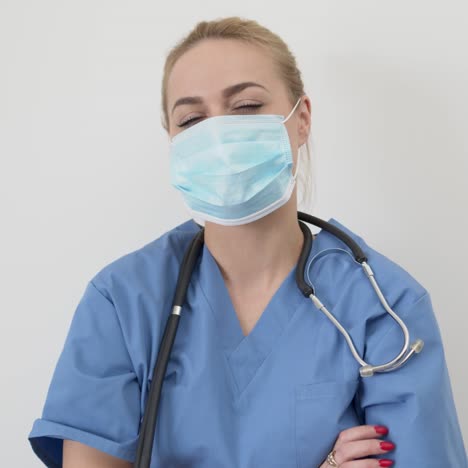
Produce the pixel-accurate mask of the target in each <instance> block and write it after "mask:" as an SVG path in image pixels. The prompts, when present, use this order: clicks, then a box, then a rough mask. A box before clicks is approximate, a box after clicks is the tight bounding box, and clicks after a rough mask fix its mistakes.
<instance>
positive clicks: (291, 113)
mask: <svg viewBox="0 0 468 468" xmlns="http://www.w3.org/2000/svg"><path fill="white" fill-rule="evenodd" d="M301 98H302V96H301V97H300V98H299V99H298V100H297V102H296V104H294V107H293V108H292V110H291V112H290V113H289V114H288V116H287V117H286V118H285V119H284V120H283V121H282V123H284V122H286V121H287V120H288V119H289V117H291V115H293V113H294V111H295V110H296V108H297V106H298V105H299V103H300V102H301Z"/></svg>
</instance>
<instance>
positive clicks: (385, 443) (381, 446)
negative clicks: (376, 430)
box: [380, 441, 395, 450]
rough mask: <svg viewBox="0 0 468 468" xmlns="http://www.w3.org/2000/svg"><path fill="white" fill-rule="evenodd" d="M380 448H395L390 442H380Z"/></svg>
mask: <svg viewBox="0 0 468 468" xmlns="http://www.w3.org/2000/svg"><path fill="white" fill-rule="evenodd" d="M380 448H381V449H382V450H393V449H394V448H395V444H392V443H391V442H387V441H385V442H380Z"/></svg>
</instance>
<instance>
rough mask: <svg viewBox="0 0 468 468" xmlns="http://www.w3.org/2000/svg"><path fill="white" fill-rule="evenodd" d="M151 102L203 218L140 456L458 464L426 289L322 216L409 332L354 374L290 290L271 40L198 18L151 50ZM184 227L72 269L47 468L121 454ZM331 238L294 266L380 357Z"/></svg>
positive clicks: (46, 422) (282, 147)
mask: <svg viewBox="0 0 468 468" xmlns="http://www.w3.org/2000/svg"><path fill="white" fill-rule="evenodd" d="M162 102H163V116H164V127H165V129H166V130H167V132H168V135H169V137H170V139H171V145H170V148H171V181H172V183H173V185H174V186H175V187H176V188H178V189H179V190H180V191H181V192H182V194H183V197H184V201H185V203H186V205H187V208H188V209H189V210H190V212H191V214H192V216H193V217H194V218H195V219H198V220H199V221H200V222H202V223H203V222H204V229H205V232H204V237H205V243H204V245H203V247H202V251H201V255H200V257H199V259H198V264H197V265H196V267H195V269H194V272H193V274H192V277H191V283H190V286H189V289H188V293H187V297H186V300H185V307H184V313H183V314H182V317H181V319H180V323H179V327H178V332H177V335H176V338H175V341H174V345H173V348H172V354H171V358H170V361H169V364H168V367H167V371H166V374H165V380H164V385H163V387H162V388H163V390H162V396H161V401H160V406H159V414H158V424H157V425H156V432H155V439H154V447H153V452H152V464H151V466H153V467H182V466H184V467H217V468H220V467H226V468H234V467H239V468H247V467H296V468H305V467H314V468H316V467H318V466H321V467H322V468H326V467H330V466H340V467H341V468H367V467H369V468H370V467H377V466H391V465H392V464H393V463H395V465H396V466H401V467H434V468H436V467H437V468H441V467H457V468H463V467H466V466H467V460H466V454H465V450H464V447H463V442H462V437H461V433H460V428H459V424H458V420H457V416H456V412H455V407H454V402H453V398H452V393H451V388H450V382H449V377H448V373H447V368H446V363H445V358H444V352H443V346H442V343H441V338H440V334H439V330H438V326H437V323H436V320H435V317H434V313H433V310H432V304H431V300H430V297H429V293H428V292H427V291H426V290H425V289H424V287H423V286H422V285H421V284H419V283H418V282H417V281H416V280H415V279H414V278H413V277H412V276H410V275H409V274H408V273H407V272H406V271H405V270H404V269H403V268H401V267H399V266H398V265H396V264H395V263H393V262H392V261H391V260H389V259H387V258H386V257H385V256H384V255H382V254H380V253H379V252H377V251H375V250H374V249H372V248H371V247H370V246H369V245H367V244H366V243H365V241H364V240H363V239H362V238H361V237H359V236H358V235H357V234H356V233H354V232H352V231H351V230H349V229H348V228H346V227H345V226H343V225H342V224H341V223H339V222H338V221H336V220H334V219H331V220H329V222H330V223H331V224H333V225H335V226H337V227H339V228H340V229H342V230H343V231H345V232H346V233H347V234H348V235H349V236H351V237H352V238H353V239H354V240H355V241H356V242H358V243H359V245H360V246H362V248H363V249H364V251H365V252H366V255H367V257H368V259H369V264H370V265H372V267H373V269H374V272H375V275H376V277H377V278H378V280H379V283H380V285H381V287H382V290H383V291H384V293H385V295H386V299H387V300H388V302H389V304H390V306H392V307H393V308H394V310H395V311H396V312H397V313H399V315H400V316H401V317H402V318H403V319H404V320H405V322H406V323H407V325H408V328H409V330H410V333H411V334H412V336H414V337H416V336H417V337H421V338H422V339H424V340H425V348H424V350H423V352H422V353H421V354H419V355H417V356H416V357H412V358H411V359H410V360H409V361H408V362H407V363H406V364H405V365H403V366H402V367H401V368H399V369H398V370H395V371H392V372H388V373H381V374H376V375H374V376H372V377H366V378H360V374H359V364H357V362H356V360H355V359H354V358H353V356H352V354H351V353H350V351H349V348H348V345H347V343H346V341H345V340H344V339H343V336H342V335H340V333H339V332H338V331H337V330H336V328H335V327H334V326H333V325H332V323H331V322H330V321H328V320H327V318H326V317H325V316H324V315H323V314H321V313H319V312H318V311H317V309H316V308H314V307H313V304H312V303H311V301H310V300H309V299H308V298H307V297H304V295H302V294H301V292H300V291H299V289H298V288H297V286H296V283H295V277H294V274H295V270H296V263H297V261H298V258H299V255H300V252H301V249H302V247H303V243H304V237H303V233H302V231H301V228H300V225H299V223H298V219H297V199H296V189H295V173H296V171H297V168H298V166H299V162H300V158H301V157H302V156H301V153H300V151H299V148H301V147H303V145H304V144H305V145H306V147H307V139H308V136H309V132H310V122H311V103H310V100H309V98H308V97H307V95H306V94H305V92H304V89H303V83H302V80H301V76H300V73H299V71H298V69H297V67H296V64H295V60H294V57H293V56H292V54H291V53H290V52H289V50H288V48H287V46H286V45H285V44H284V42H283V41H282V40H281V39H280V38H279V37H278V36H277V35H275V34H273V33H272V32H271V31H269V30H267V29H266V28H263V27H261V26H260V25H259V24H258V23H256V22H254V21H248V20H243V19H240V18H237V17H234V18H225V19H221V20H218V21H211V22H202V23H200V24H198V25H197V26H196V28H195V29H194V30H193V31H192V32H191V33H190V34H189V35H188V36H187V37H186V38H185V39H184V40H182V41H181V42H180V43H179V44H178V45H177V46H176V47H175V48H174V49H173V51H172V52H171V53H170V55H169V56H168V58H167V62H166V66H165V69H164V77H163V86H162ZM265 114H267V116H265V117H263V116H264V115H265ZM240 116H242V117H241V118H239V117H240ZM232 123H237V125H232ZM198 230H199V226H198V225H197V224H196V223H195V222H194V221H193V220H189V221H187V222H185V223H183V224H181V225H179V226H177V227H175V228H174V229H171V230H169V231H168V232H166V233H165V234H164V235H163V236H161V237H160V238H158V239H156V240H154V241H153V242H150V243H149V244H147V245H145V246H143V247H142V248H141V249H139V250H137V251H135V252H131V253H129V254H127V255H125V256H122V257H121V258H119V259H117V260H115V261H114V262H112V263H110V264H109V265H107V266H106V267H104V268H103V269H102V270H101V271H99V272H98V273H97V274H96V275H95V276H94V277H93V278H92V279H91V280H90V282H89V283H88V285H87V287H86V290H85V292H84V295H83V297H82V299H81V301H80V303H79V305H78V307H77V309H76V311H75V314H74V317H73V320H72V323H71V326H70V330H69V333H68V336H67V339H66V342H65V345H64V348H63V351H62V353H61V355H60V358H59V360H58V363H57V366H56V369H55V372H54V375H53V379H52V382H51V385H50V388H49V392H48V395H47V401H46V403H45V405H44V410H43V414H42V417H41V418H39V419H37V420H36V421H35V422H34V426H33V428H32V430H31V433H30V434H29V440H30V442H31V445H32V448H33V450H34V451H35V453H36V454H37V455H38V457H40V458H41V460H42V461H43V462H44V463H45V464H46V465H47V466H49V467H60V466H64V467H66V468H78V467H87V468H89V467H91V468H92V467H115V468H117V467H130V466H132V462H133V461H135V454H136V449H137V444H138V435H139V430H140V422H141V418H142V415H143V412H144V408H145V403H146V400H147V397H148V390H149V386H150V383H151V379H152V372H153V368H154V365H155V361H156V357H157V354H158V347H159V344H160V341H161V337H162V334H163V332H164V325H165V322H166V319H167V317H168V315H169V313H170V309H171V304H172V299H173V295H174V290H175V284H176V280H177V275H178V272H179V268H180V264H181V261H182V256H183V254H184V252H185V250H186V248H187V246H188V245H189V242H190V241H191V239H192V238H193V237H194V235H195V233H196V232H198ZM337 248H338V249H343V243H342V242H341V241H340V240H338V239H337V238H336V237H335V236H333V235H331V234H330V233H328V232H326V231H324V230H323V229H322V230H321V231H320V232H319V233H318V234H317V235H316V236H314V239H313V243H312V249H311V251H310V254H309V256H308V261H309V263H308V264H309V267H308V270H307V272H308V279H309V280H310V281H311V283H313V284H314V286H315V289H316V291H317V293H318V295H319V296H320V298H321V300H322V301H323V302H324V303H326V305H327V307H328V309H329V310H332V311H333V313H334V314H335V316H336V317H337V318H338V319H339V320H340V321H341V322H342V323H343V325H344V326H345V328H346V329H347V330H348V331H349V333H350V334H351V336H352V337H353V341H354V343H355V344H356V347H357V349H358V351H359V352H360V354H361V355H362V356H363V357H364V358H365V360H366V361H368V362H372V363H381V362H387V361H389V360H390V359H392V358H393V357H394V356H395V354H397V352H398V351H399V349H400V348H401V344H402V338H401V331H400V329H399V328H398V327H397V326H396V325H395V322H394V321H393V319H392V318H391V317H390V316H389V315H388V314H387V313H386V311H385V310H384V309H383V307H382V306H381V304H380V302H379V301H378V298H377V296H376V294H375V292H374V291H373V290H372V288H371V287H370V285H369V283H368V281H367V278H366V277H365V275H363V274H362V272H361V270H360V269H359V268H358V267H357V266H356V263H355V262H352V261H350V259H349V258H348V257H347V256H346V255H340V252H339V251H338V250H336V249H337ZM329 249H335V250H332V251H331V254H330V252H329V255H327V256H326V257H321V258H320V257H318V256H317V254H318V253H320V252H323V251H325V250H329ZM341 253H342V252H341ZM312 260H314V261H313V263H312ZM389 430H390V435H391V436H390V435H388V436H387V432H388V431H389ZM63 441H64V442H63ZM62 457H63V465H62Z"/></svg>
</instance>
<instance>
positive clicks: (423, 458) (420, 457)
mask: <svg viewBox="0 0 468 468" xmlns="http://www.w3.org/2000/svg"><path fill="white" fill-rule="evenodd" d="M399 315H400V317H401V318H402V319H403V320H404V322H405V323H406V325H407V326H408V329H409V330H410V335H411V339H412V340H414V339H415V338H417V337H421V338H423V339H424V348H423V350H422V351H421V353H420V354H417V355H415V356H413V357H411V358H410V359H409V361H408V362H407V363H406V364H404V365H403V366H402V367H400V368H399V369H398V370H396V371H393V372H388V373H380V374H376V375H375V376H373V377H368V378H363V379H361V385H360V388H359V391H358V401H359V410H360V411H362V412H363V416H364V418H363V419H364V421H365V423H367V424H381V425H385V426H388V428H389V435H388V437H387V438H388V440H391V441H392V442H394V443H395V445H396V448H395V450H392V451H391V452H389V454H388V455H382V456H380V457H379V458H391V459H393V460H394V461H395V466H398V467H399V466H401V467H411V466H418V467H419V466H421V467H427V468H442V467H447V468H448V467H453V468H455V467H457V468H468V462H467V458H466V452H465V448H464V444H463V439H462V435H461V430H460V426H459V422H458V418H457V412H456V409H455V403H454V398H453V394H452V388H451V384H450V378H449V374H448V369H447V363H446V359H445V353H444V347H443V344H442V339H441V334H440V329H439V326H438V324H437V321H436V318H435V315H434V310H433V306H432V301H431V297H430V294H429V293H428V292H427V291H426V292H425V293H424V294H423V295H422V296H420V298H419V299H418V300H417V301H416V302H415V303H414V304H413V306H412V307H410V308H409V309H407V310H406V312H403V313H400V314H399ZM385 320H386V321H387V325H389V324H388V320H391V321H392V323H391V325H390V326H381V325H380V326H379V327H378V328H377V330H381V332H380V333H373V334H372V335H371V336H369V337H368V342H367V346H366V348H367V350H368V351H367V353H366V355H365V357H364V359H365V360H366V361H367V362H372V363H374V362H376V363H382V362H387V361H389V360H390V359H393V358H394V356H395V349H401V346H402V345H403V337H402V333H401V329H400V327H399V326H398V325H397V324H396V322H394V321H393V320H392V319H391V318H390V317H388V316H387V317H386V318H385ZM411 342H412V341H411Z"/></svg>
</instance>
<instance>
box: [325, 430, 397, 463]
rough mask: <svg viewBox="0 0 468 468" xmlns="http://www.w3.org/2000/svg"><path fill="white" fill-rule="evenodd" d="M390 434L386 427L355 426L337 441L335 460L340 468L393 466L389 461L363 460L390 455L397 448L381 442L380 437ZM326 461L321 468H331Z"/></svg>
mask: <svg viewBox="0 0 468 468" xmlns="http://www.w3.org/2000/svg"><path fill="white" fill-rule="evenodd" d="M387 433H388V429H387V428H386V427H385V426H371V425H363V426H355V427H351V428H349V429H345V430H344V431H342V432H340V434H339V436H338V439H336V442H335V446H334V447H333V450H335V460H336V463H337V465H338V466H339V468H377V467H382V466H387V467H388V466H392V465H393V461H392V460H389V459H376V458H363V457H368V456H369V455H378V454H381V453H388V452H389V451H390V450H393V449H394V448H395V445H394V444H392V443H391V442H387V441H381V440H379V439H378V437H381V436H382V435H385V434H387ZM331 466H332V465H330V464H328V463H327V461H326V460H325V461H324V462H323V463H322V464H321V465H320V467H319V468H331Z"/></svg>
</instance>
